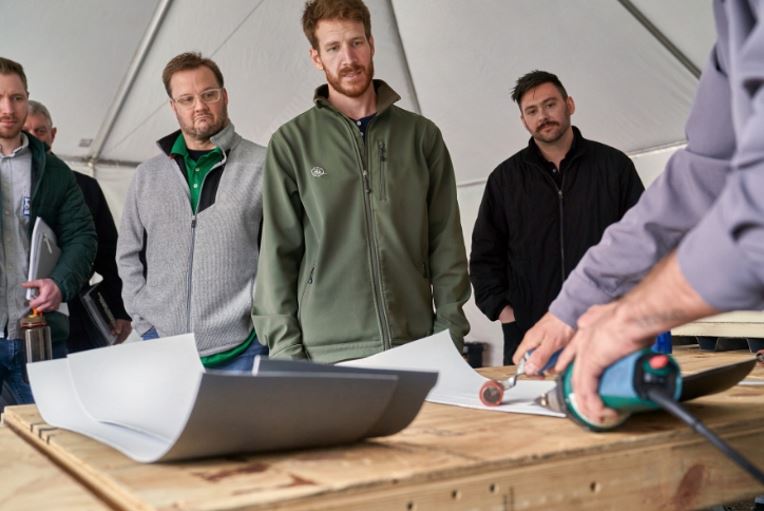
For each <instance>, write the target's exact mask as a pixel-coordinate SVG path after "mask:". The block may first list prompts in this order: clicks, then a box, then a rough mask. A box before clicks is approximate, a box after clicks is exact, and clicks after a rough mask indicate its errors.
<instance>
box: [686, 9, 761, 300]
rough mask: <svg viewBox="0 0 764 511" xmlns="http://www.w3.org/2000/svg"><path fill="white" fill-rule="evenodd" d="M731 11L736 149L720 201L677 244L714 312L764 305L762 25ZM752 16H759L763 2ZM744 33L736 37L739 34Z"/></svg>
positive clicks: (694, 282) (690, 276)
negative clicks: (737, 39)
mask: <svg viewBox="0 0 764 511" xmlns="http://www.w3.org/2000/svg"><path fill="white" fill-rule="evenodd" d="M731 8H732V9H733V10H732V11H731V12H730V24H731V30H730V32H734V33H735V35H736V36H738V38H740V42H739V43H738V44H737V45H736V49H735V51H733V52H732V57H731V58H732V59H733V61H732V66H731V69H733V70H734V71H735V74H734V77H733V79H732V80H731V84H732V101H731V103H732V105H733V108H734V111H735V115H734V117H735V125H736V128H737V129H736V133H737V152H736V153H735V155H734V158H733V160H732V167H733V173H732V174H731V175H730V176H729V178H728V179H727V182H726V184H725V187H724V190H723V192H722V193H721V195H720V197H719V200H718V201H716V203H715V204H714V205H713V207H712V208H711V210H710V211H709V212H708V214H707V215H706V217H705V218H704V219H703V221H702V222H701V223H700V224H699V225H698V226H697V227H696V228H695V229H694V230H693V231H692V232H690V233H689V234H688V236H687V237H686V239H684V240H683V241H682V243H681V245H680V247H679V252H678V254H679V266H680V268H681V269H682V273H683V274H684V276H685V277H686V278H687V280H688V281H689V283H690V284H691V285H692V287H693V288H694V289H695V290H696V291H697V292H698V293H699V294H700V296H702V297H703V298H704V299H705V300H706V302H708V303H709V304H711V305H713V306H714V307H716V308H717V309H719V310H740V309H764V23H761V22H759V23H758V24H756V23H751V19H750V18H747V17H746V16H745V15H746V14H750V13H748V12H740V11H742V9H735V6H731ZM756 9H757V11H758V13H757V16H755V19H758V20H764V2H759V3H758V5H757V8H756ZM746 33H747V36H745V37H743V38H741V37H740V36H741V34H746Z"/></svg>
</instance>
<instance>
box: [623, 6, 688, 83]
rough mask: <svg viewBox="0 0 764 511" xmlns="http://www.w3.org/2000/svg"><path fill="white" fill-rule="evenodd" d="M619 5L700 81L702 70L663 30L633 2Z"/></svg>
mask: <svg viewBox="0 0 764 511" xmlns="http://www.w3.org/2000/svg"><path fill="white" fill-rule="evenodd" d="M618 3H620V4H621V5H622V6H623V8H624V9H626V10H627V11H629V14H631V15H632V16H633V17H634V19H635V20H637V21H638V22H639V24H640V25H642V26H643V27H644V28H645V30H647V31H648V32H650V34H651V35H652V36H653V37H654V38H655V39H657V40H658V42H659V43H660V44H661V45H662V46H663V47H664V48H665V49H666V50H667V51H668V52H669V53H670V54H671V55H672V56H673V57H674V58H675V59H676V60H678V61H679V63H680V64H682V66H683V67H684V68H685V69H686V70H687V71H689V72H690V74H691V75H692V76H694V77H695V78H696V79H700V69H699V68H698V66H696V65H695V64H694V63H693V62H692V61H691V60H690V58H689V57H688V56H687V55H685V54H684V52H683V51H682V50H680V49H679V48H678V47H677V46H676V45H675V44H674V43H673V42H671V40H670V39H669V38H668V37H666V34H664V33H663V32H661V30H660V29H659V28H658V27H656V26H655V24H653V22H652V21H650V20H649V19H648V18H647V16H645V14H644V13H643V12H642V11H640V10H639V8H638V7H637V6H636V5H634V3H632V1H631V0H618Z"/></svg>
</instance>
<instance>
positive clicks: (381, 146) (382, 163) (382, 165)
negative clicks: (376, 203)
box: [375, 140, 388, 202]
mask: <svg viewBox="0 0 764 511" xmlns="http://www.w3.org/2000/svg"><path fill="white" fill-rule="evenodd" d="M375 156H376V163H377V173H378V174H379V178H378V180H377V182H378V186H379V200H381V201H383V202H387V197H388V191H387V186H388V176H387V146H386V145H385V143H384V142H383V141H382V140H378V141H377V147H376V155H375Z"/></svg>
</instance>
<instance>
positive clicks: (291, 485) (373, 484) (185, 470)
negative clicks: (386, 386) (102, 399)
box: [0, 349, 764, 511]
mask: <svg viewBox="0 0 764 511" xmlns="http://www.w3.org/2000/svg"><path fill="white" fill-rule="evenodd" d="M676 356H677V359H678V360H679V361H680V364H681V365H682V366H683V368H684V369H685V370H686V372H688V373H691V372H695V371H697V370H699V369H702V368H706V367H711V366H713V365H718V364H720V363H725V362H729V361H733V360H739V359H741V358H744V357H747V356H750V355H747V354H745V353H742V352H738V353H732V352H725V353H703V352H699V351H697V349H682V350H680V351H678V352H677V353H676ZM755 371H756V372H755V375H754V379H758V380H759V381H764V369H762V368H760V367H759V368H757V369H756V370H755ZM486 372H488V373H491V375H500V374H501V375H506V374H507V370H506V368H504V369H491V370H486ZM252 406H257V403H253V404H252ZM689 408H690V409H691V410H692V412H693V413H695V414H696V415H697V416H698V417H700V418H701V419H702V420H704V421H705V422H706V423H707V424H708V425H709V426H710V427H711V428H712V429H713V430H714V431H716V432H717V433H718V434H720V435H721V436H722V437H723V438H725V439H726V440H727V441H729V442H730V443H731V444H732V445H733V446H734V447H736V448H738V449H739V450H741V451H743V452H745V453H746V455H747V456H748V457H749V458H750V459H751V460H752V461H753V462H754V463H756V464H757V465H758V466H764V386H738V387H735V388H733V389H730V390H729V391H727V392H725V393H723V394H719V395H716V396H708V397H706V398H702V399H699V400H697V401H695V402H693V403H692V404H691V405H689ZM263 413H267V410H263ZM4 418H5V422H6V424H7V425H8V426H10V427H11V428H13V429H14V430H15V431H16V432H17V433H18V434H19V435H21V436H23V437H24V438H26V439H28V440H29V441H31V442H33V443H35V444H36V445H37V446H38V447H39V448H40V449H41V450H42V451H44V452H45V453H46V454H48V455H49V456H51V457H52V458H55V459H56V460H57V462H58V463H59V464H60V465H61V466H63V467H64V468H65V469H66V470H67V471H68V472H69V473H71V474H73V475H75V476H76V477H78V478H79V479H80V480H81V481H82V482H83V483H84V484H86V485H88V486H89V487H90V488H91V490H92V491H93V492H94V493H95V494H97V495H99V496H100V497H101V498H103V499H104V501H105V502H108V503H109V504H110V505H112V506H114V507H116V508H124V509H173V510H179V509H182V510H192V509H193V510H211V509H255V510H259V509H278V510H293V511H294V510H301V511H304V510H308V509H339V510H344V511H350V510H402V511H414V510H416V511H425V510H437V511H449V510H465V509H472V510H478V509H480V510H497V511H498V510H521V509H597V510H600V509H639V510H647V509H649V510H653V509H691V508H697V507H705V506H710V505H713V504H719V503H723V502H730V501H733V500H739V499H742V498H746V497H750V496H753V495H756V494H759V493H764V487H762V486H761V485H759V484H757V483H756V482H755V481H754V480H753V479H752V478H751V477H750V476H748V475H747V474H745V473H744V472H742V471H741V470H739V469H738V468H737V467H736V466H735V465H733V464H732V463H731V462H730V461H728V460H727V459H725V458H724V457H723V456H722V455H721V454H720V453H718V452H717V451H716V449H714V448H713V447H711V446H710V445H709V444H707V442H706V441H705V440H703V439H702V438H701V437H700V436H698V435H696V434H695V433H692V432H691V431H690V430H689V428H687V427H686V426H684V425H683V424H680V423H679V422H678V421H676V420H674V419H673V418H671V417H669V416H668V415H666V414H664V413H649V414H642V415H640V416H636V417H633V418H632V419H631V420H630V421H629V422H628V423H627V424H626V425H625V426H624V427H622V428H621V429H619V430H618V431H615V432H611V433H607V434H594V433H589V432H586V431H584V430H582V429H580V428H579V427H578V426H576V425H574V424H573V423H572V422H570V421H568V420H566V419H557V418H550V417H538V416H524V415H514V414H504V413H496V412H490V411H481V410H470V409H461V408H456V407H451V406H444V405H436V404H429V403H426V404H425V406H424V408H423V410H422V412H421V413H420V415H419V416H418V417H417V419H416V420H415V421H414V423H413V424H412V425H411V426H410V427H409V428H407V429H405V430H404V431H403V432H401V433H399V434H398V435H395V436H392V437H389V438H383V439H377V440H372V441H366V442H362V443H359V444H356V445H352V446H345V447H337V448H331V449H315V450H306V451H296V452H291V453H278V454H271V455H253V456H246V455H242V456H235V457H227V458H224V459H210V460H202V461H196V462H184V463H171V464H155V465H142V464H139V463H135V462H133V461H131V460H130V459H128V458H126V457H125V456H123V455H122V454H120V453H118V452H116V451H114V450H113V449H111V448H109V447H106V446H104V445H102V444H100V443H98V442H96V441H93V440H91V439H88V438H85V437H83V436H80V435H78V434H75V433H71V432H68V431H64V430H59V429H56V428H51V427H50V426H48V425H46V424H45V423H44V422H43V421H42V419H41V418H40V416H39V414H38V413H37V410H36V408H35V407H34V406H21V407H11V408H6V413H5V416H4ZM0 456H5V455H4V454H0Z"/></svg>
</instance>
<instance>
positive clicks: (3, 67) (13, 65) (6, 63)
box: [0, 57, 29, 92]
mask: <svg viewBox="0 0 764 511" xmlns="http://www.w3.org/2000/svg"><path fill="white" fill-rule="evenodd" d="M0 75H18V76H19V78H21V83H23V84H24V90H25V91H27V92H29V86H28V85H27V75H26V74H24V66H22V65H21V64H19V63H18V62H14V61H13V60H11V59H6V58H4V57H0Z"/></svg>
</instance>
